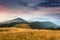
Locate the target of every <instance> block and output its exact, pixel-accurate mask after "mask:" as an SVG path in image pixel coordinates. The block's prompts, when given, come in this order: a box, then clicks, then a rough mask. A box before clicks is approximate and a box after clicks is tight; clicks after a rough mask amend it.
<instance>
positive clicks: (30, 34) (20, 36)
mask: <svg viewBox="0 0 60 40" xmlns="http://www.w3.org/2000/svg"><path fill="white" fill-rule="evenodd" d="M0 40H60V31H58V30H35V29H34V30H33V29H21V28H0Z"/></svg>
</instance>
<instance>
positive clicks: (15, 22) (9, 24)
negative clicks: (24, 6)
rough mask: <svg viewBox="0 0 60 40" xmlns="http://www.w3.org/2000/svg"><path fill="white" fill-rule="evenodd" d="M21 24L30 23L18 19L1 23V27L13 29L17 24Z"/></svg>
mask: <svg viewBox="0 0 60 40" xmlns="http://www.w3.org/2000/svg"><path fill="white" fill-rule="evenodd" d="M20 23H28V22H27V21H25V20H24V19H22V18H16V19H13V20H9V21H5V22H2V23H0V27H12V26H14V25H16V24H20Z"/></svg>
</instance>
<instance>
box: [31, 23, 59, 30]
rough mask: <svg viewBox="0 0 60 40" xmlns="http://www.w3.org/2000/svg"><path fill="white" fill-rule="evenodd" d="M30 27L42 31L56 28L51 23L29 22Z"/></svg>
mask: <svg viewBox="0 0 60 40" xmlns="http://www.w3.org/2000/svg"><path fill="white" fill-rule="evenodd" d="M30 27H31V28H34V29H41V28H43V29H44V28H50V27H53V28H56V27H58V26H57V25H56V24H54V23H52V22H31V23H30Z"/></svg>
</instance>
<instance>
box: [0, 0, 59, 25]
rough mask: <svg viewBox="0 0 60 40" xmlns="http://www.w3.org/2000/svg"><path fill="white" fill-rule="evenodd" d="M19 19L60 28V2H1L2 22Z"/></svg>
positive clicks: (41, 0)
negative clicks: (46, 22) (49, 23)
mask: <svg viewBox="0 0 60 40" xmlns="http://www.w3.org/2000/svg"><path fill="white" fill-rule="evenodd" d="M18 17H20V18H23V19H25V20H31V21H32V20H33V21H51V22H53V23H55V24H57V25H59V26H60V0H0V22H3V21H8V20H12V19H15V18H18Z"/></svg>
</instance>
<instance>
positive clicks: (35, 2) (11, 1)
mask: <svg viewBox="0 0 60 40" xmlns="http://www.w3.org/2000/svg"><path fill="white" fill-rule="evenodd" d="M0 4H2V5H4V6H5V7H11V8H12V7H15V8H19V7H23V6H24V7H30V8H38V7H59V6H60V0H0Z"/></svg>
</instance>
